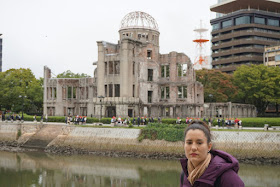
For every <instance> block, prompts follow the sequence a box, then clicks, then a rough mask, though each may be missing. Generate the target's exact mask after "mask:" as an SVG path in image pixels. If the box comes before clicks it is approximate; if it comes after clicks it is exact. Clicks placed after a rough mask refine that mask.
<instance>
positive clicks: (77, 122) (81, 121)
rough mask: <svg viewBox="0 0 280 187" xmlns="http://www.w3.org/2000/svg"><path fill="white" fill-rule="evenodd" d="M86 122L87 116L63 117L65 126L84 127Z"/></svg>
mask: <svg viewBox="0 0 280 187" xmlns="http://www.w3.org/2000/svg"><path fill="white" fill-rule="evenodd" d="M86 122H87V116H80V115H77V116H74V117H73V116H71V115H69V116H66V117H65V123H66V124H69V125H70V124H73V123H74V124H75V125H85V124H86Z"/></svg>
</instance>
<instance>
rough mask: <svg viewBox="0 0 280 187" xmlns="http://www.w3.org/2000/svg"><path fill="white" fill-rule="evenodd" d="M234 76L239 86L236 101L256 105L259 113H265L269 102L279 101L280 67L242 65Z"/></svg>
mask: <svg viewBox="0 0 280 187" xmlns="http://www.w3.org/2000/svg"><path fill="white" fill-rule="evenodd" d="M233 76H234V84H235V85H236V86H238V87H239V90H238V94H237V96H236V101H238V102H241V103H249V104H253V105H255V106H256V107H257V110H258V113H259V114H264V112H265V109H266V107H267V105H268V104H269V103H272V102H274V103H279V101H280V85H279V84H280V68H279V67H267V66H264V65H251V66H246V65H242V66H240V67H239V68H238V69H237V70H236V71H235V72H234V74H233Z"/></svg>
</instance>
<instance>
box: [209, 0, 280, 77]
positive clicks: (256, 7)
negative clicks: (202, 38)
mask: <svg viewBox="0 0 280 187" xmlns="http://www.w3.org/2000/svg"><path fill="white" fill-rule="evenodd" d="M210 9H211V11H213V12H216V13H221V14H222V15H221V16H220V17H217V18H215V19H212V20H211V21H210V22H211V25H212V33H211V34H212V40H211V42H212V65H213V68H214V69H220V70H221V71H223V72H227V73H232V72H233V71H234V70H236V68H237V67H238V66H240V65H243V64H248V65H249V64H263V53H264V47H265V46H270V45H279V44H280V1H278V0H277V1H276V0H228V1H222V2H220V3H218V4H216V5H214V6H212V7H211V8H210Z"/></svg>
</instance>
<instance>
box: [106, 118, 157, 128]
mask: <svg viewBox="0 0 280 187" xmlns="http://www.w3.org/2000/svg"><path fill="white" fill-rule="evenodd" d="M157 121H158V123H161V118H160V117H158V118H157ZM154 122H155V120H154V117H152V116H151V117H146V116H145V117H140V116H138V117H137V118H135V117H133V118H132V119H131V118H130V117H128V118H123V119H122V118H121V116H119V117H118V118H116V117H115V116H113V117H112V118H111V124H112V125H129V124H132V125H138V126H140V125H147V124H148V123H154Z"/></svg>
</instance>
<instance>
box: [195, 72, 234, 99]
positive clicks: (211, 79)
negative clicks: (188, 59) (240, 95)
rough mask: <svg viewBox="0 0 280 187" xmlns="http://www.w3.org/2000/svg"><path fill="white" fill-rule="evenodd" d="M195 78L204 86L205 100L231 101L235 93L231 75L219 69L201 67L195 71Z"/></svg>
mask: <svg viewBox="0 0 280 187" xmlns="http://www.w3.org/2000/svg"><path fill="white" fill-rule="evenodd" d="M196 80H197V81H199V82H201V83H202V84H203V86H204V100H205V102H227V101H232V100H233V98H234V97H235V96H236V94H237V89H238V88H237V87H236V86H235V85H233V77H232V75H229V74H226V73H223V72H221V71H220V70H214V69H212V70H208V69H202V70H197V71H196Z"/></svg>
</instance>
